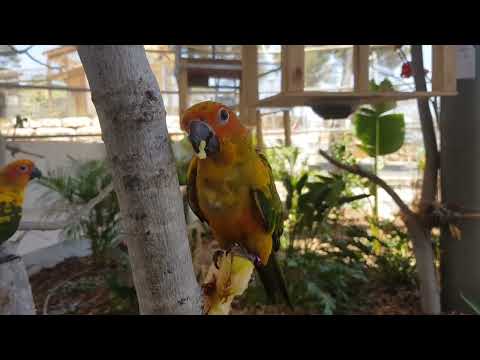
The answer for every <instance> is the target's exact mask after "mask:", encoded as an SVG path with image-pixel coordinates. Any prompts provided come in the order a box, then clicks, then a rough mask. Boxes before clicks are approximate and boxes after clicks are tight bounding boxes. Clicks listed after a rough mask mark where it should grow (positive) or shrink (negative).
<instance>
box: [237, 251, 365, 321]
mask: <svg viewBox="0 0 480 360" xmlns="http://www.w3.org/2000/svg"><path fill="white" fill-rule="evenodd" d="M281 265H282V266H283V269H284V275H285V280H286V283H287V286H288V291H289V293H290V296H291V298H292V299H294V300H293V301H294V306H295V307H297V308H301V309H304V310H307V311H314V312H319V313H322V314H325V315H331V314H337V313H344V312H346V311H348V309H349V306H350V305H351V299H352V297H353V296H354V295H355V290H354V289H355V286H356V285H358V284H361V283H364V282H366V281H367V278H366V277H365V273H364V267H363V265H362V264H360V263H356V264H353V265H352V264H347V263H345V262H344V261H342V260H341V259H339V258H335V257H331V256H329V255H325V254H320V253H318V252H314V251H310V250H300V249H298V248H293V249H290V250H289V254H288V256H287V257H286V258H285V259H283V260H282V261H281ZM244 301H245V302H246V303H247V304H258V303H265V301H266V299H265V295H264V292H263V291H262V286H261V285H260V284H259V283H256V282H255V283H254V284H252V286H250V287H249V289H248V290H247V292H246V295H245V299H244Z"/></svg>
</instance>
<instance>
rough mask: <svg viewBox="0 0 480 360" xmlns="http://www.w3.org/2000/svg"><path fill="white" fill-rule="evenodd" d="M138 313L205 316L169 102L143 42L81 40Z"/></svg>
mask: <svg viewBox="0 0 480 360" xmlns="http://www.w3.org/2000/svg"><path fill="white" fill-rule="evenodd" d="M78 53H79V55H80V59H81V61H82V64H83V66H84V69H85V72H86V75H87V78H88V82H89V84H90V88H91V90H92V101H93V103H94V105H95V108H96V110H97V113H98V117H99V120H100V125H101V128H102V136H103V140H104V142H105V147H106V152H107V159H108V161H109V162H110V163H111V166H112V169H113V172H114V174H115V176H114V188H115V191H116V192H117V195H118V199H119V205H120V211H121V214H122V222H123V229H125V235H126V237H127V244H128V250H129V256H130V262H131V265H132V272H133V279H134V284H135V288H136V290H137V294H138V301H139V305H140V312H141V314H201V292H200V288H199V286H198V284H197V282H196V279H195V275H194V271H193V264H192V258H191V253H190V248H189V244H188V238H187V231H186V225H185V217H184V215H183V206H182V197H181V194H180V187H179V184H178V179H177V175H176V169H175V161H174V157H173V152H172V149H171V145H170V141H169V137H168V133H167V127H166V122H165V115H166V113H165V107H164V104H163V100H162V97H161V95H160V90H159V87H158V84H157V81H156V79H155V77H154V75H153V73H152V71H151V69H150V65H149V63H148V61H147V57H146V54H145V50H144V48H143V46H141V45H138V46H130V45H128V46H127V45H122V46H116V45H79V46H78Z"/></svg>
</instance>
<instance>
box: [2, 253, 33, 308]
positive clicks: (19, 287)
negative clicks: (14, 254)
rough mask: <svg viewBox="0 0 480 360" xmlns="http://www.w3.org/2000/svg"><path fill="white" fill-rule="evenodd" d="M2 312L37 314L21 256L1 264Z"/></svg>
mask: <svg viewBox="0 0 480 360" xmlns="http://www.w3.org/2000/svg"><path fill="white" fill-rule="evenodd" d="M0 314H1V315H35V305H34V302H33V295H32V290H31V288H30V282H29V279H28V274H27V271H26V270H25V264H24V263H23V260H22V259H21V258H16V259H14V260H11V261H8V262H5V263H2V264H0Z"/></svg>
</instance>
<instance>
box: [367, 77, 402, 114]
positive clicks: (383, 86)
mask: <svg viewBox="0 0 480 360" xmlns="http://www.w3.org/2000/svg"><path fill="white" fill-rule="evenodd" d="M370 90H371V91H374V92H392V91H395V89H394V88H393V84H392V83H391V82H390V80H388V79H384V80H383V81H382V82H381V83H380V84H379V85H377V84H376V83H375V81H374V80H371V81H370ZM396 107H397V102H396V101H393V100H392V101H385V102H381V103H375V104H372V108H373V109H374V110H375V112H377V113H378V114H383V113H385V112H387V111H390V110H392V109H395V108H396Z"/></svg>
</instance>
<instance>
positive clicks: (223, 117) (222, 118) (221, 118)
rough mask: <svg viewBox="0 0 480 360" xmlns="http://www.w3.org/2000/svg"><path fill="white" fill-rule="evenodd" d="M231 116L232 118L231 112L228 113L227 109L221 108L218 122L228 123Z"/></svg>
mask: <svg viewBox="0 0 480 360" xmlns="http://www.w3.org/2000/svg"><path fill="white" fill-rule="evenodd" d="M229 118H230V114H229V113H228V110H227V109H225V108H221V109H220V110H219V111H218V122H219V123H220V124H226V123H227V122H228V119H229Z"/></svg>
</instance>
